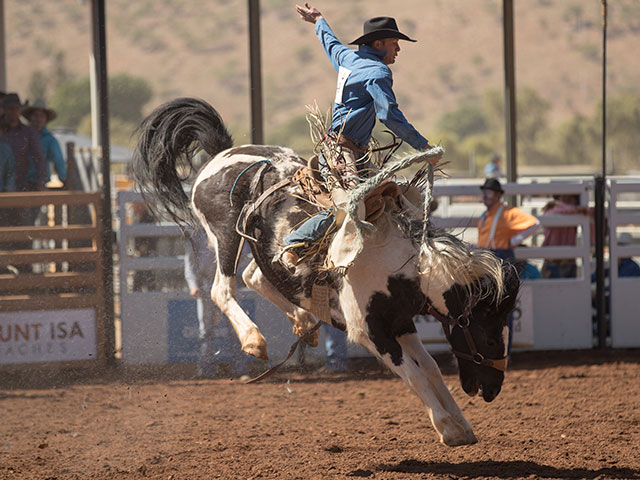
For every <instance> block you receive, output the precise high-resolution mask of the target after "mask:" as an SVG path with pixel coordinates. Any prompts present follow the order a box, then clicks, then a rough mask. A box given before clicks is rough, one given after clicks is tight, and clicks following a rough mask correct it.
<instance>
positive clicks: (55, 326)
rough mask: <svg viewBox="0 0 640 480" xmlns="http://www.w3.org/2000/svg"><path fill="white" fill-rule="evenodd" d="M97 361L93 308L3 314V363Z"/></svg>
mask: <svg viewBox="0 0 640 480" xmlns="http://www.w3.org/2000/svg"><path fill="white" fill-rule="evenodd" d="M96 358H97V336H96V312H95V310H94V309H92V308H87V309H78V310H42V311H29V312H7V313H0V364H14V363H36V362H62V361H69V360H95V359H96Z"/></svg>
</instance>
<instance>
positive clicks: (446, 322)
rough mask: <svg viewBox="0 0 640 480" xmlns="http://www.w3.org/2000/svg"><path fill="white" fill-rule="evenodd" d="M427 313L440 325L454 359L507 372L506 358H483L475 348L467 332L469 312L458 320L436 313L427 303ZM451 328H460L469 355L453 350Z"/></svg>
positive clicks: (469, 332)
mask: <svg viewBox="0 0 640 480" xmlns="http://www.w3.org/2000/svg"><path fill="white" fill-rule="evenodd" d="M427 313H428V314H429V315H431V316H433V317H434V318H435V319H436V320H438V321H439V322H440V323H441V324H442V329H443V330H444V334H445V336H446V337H447V340H448V342H449V344H450V345H451V352H452V353H453V354H454V355H455V356H456V357H458V358H463V359H465V360H470V361H472V362H473V363H475V364H477V365H484V366H486V367H491V368H495V369H496V370H500V371H501V372H504V371H506V370H507V356H505V357H503V358H499V359H491V358H485V357H484V355H482V354H481V353H480V352H479V351H478V349H477V348H476V342H475V341H474V340H473V336H472V335H471V331H470V330H469V326H470V325H471V320H470V318H469V317H470V312H465V313H463V314H462V315H460V316H459V317H458V318H451V317H445V316H444V315H442V314H441V313H440V312H438V310H436V308H435V307H434V306H433V305H432V304H431V303H430V302H429V304H428V306H427ZM451 327H460V328H461V329H462V332H463V333H464V338H465V339H466V341H467V346H468V347H469V351H470V352H471V355H469V354H468V353H464V352H459V351H457V350H454V349H453V344H452V343H451Z"/></svg>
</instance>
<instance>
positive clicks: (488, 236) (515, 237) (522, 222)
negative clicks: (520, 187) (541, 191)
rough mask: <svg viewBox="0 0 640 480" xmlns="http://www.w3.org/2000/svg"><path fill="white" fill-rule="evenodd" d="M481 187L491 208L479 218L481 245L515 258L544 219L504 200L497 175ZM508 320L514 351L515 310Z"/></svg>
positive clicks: (509, 258) (483, 195)
mask: <svg viewBox="0 0 640 480" xmlns="http://www.w3.org/2000/svg"><path fill="white" fill-rule="evenodd" d="M480 189H481V190H482V203H484V205H485V206H486V207H487V211H486V212H484V213H483V214H482V216H481V217H480V220H479V221H478V247H480V248H487V249H490V250H492V251H493V253H495V255H496V256H497V257H499V258H501V259H503V260H504V261H506V262H513V261H514V258H515V256H514V253H513V248H514V247H517V246H518V245H520V244H521V243H522V242H523V241H524V240H525V238H527V237H530V236H531V235H533V234H534V233H535V232H536V230H538V228H540V220H538V219H537V218H536V217H534V216H532V215H529V214H528V213H525V212H523V211H522V210H520V209H519V208H517V207H510V206H508V205H506V204H505V203H504V202H503V201H502V194H503V193H504V190H503V189H502V185H500V182H499V181H498V180H497V179H495V178H487V179H486V180H485V182H484V184H483V185H482V186H481V187H480ZM508 324H509V342H508V344H507V354H509V353H511V342H512V340H513V313H511V314H509V318H508Z"/></svg>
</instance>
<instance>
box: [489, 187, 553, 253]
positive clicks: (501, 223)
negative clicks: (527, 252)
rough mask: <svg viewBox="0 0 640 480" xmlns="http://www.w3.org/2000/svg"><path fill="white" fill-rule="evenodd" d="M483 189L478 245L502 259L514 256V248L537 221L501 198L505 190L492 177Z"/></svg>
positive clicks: (532, 231) (537, 226)
mask: <svg viewBox="0 0 640 480" xmlns="http://www.w3.org/2000/svg"><path fill="white" fill-rule="evenodd" d="M480 189H481V190H482V202H483V203H484V204H485V206H486V207H487V211H486V212H484V213H483V214H482V216H481V217H480V220H478V247H480V248H488V249H491V250H493V251H494V253H495V254H496V255H497V256H498V257H500V258H502V259H509V258H513V250H512V249H513V248H514V247H517V246H518V245H520V244H521V243H522V242H523V241H524V240H525V239H526V238H527V237H530V236H531V235H533V234H534V233H535V232H536V230H538V228H540V220H538V219H537V218H536V217H534V216H532V215H529V214H528V213H525V212H523V211H522V210H520V209H519V208H517V207H509V206H508V205H506V204H505V203H504V202H503V201H502V194H503V193H504V190H503V189H502V185H500V182H499V181H498V180H497V179H495V178H488V179H487V180H486V181H485V182H484V185H482V186H481V187H480Z"/></svg>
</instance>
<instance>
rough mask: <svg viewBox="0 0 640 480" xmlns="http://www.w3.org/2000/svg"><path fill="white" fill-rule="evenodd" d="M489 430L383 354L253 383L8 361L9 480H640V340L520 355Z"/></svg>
mask: <svg viewBox="0 0 640 480" xmlns="http://www.w3.org/2000/svg"><path fill="white" fill-rule="evenodd" d="M438 361H439V363H441V365H442V368H443V370H444V372H445V379H446V381H447V384H448V385H449V386H450V388H451V389H452V391H453V395H454V396H455V398H456V400H457V401H458V402H459V404H460V406H461V407H462V410H463V412H464V413H465V415H466V416H467V418H468V419H469V421H470V422H471V423H472V425H473V426H474V429H475V432H476V435H477V436H478V438H479V443H478V444H476V445H472V446H467V447H458V448H449V447H445V446H443V445H441V444H439V443H438V442H437V438H436V434H435V432H434V430H433V428H432V427H431V424H430V422H429V419H428V416H427V414H426V411H425V409H424V407H423V406H422V405H421V404H420V402H419V401H418V399H417V397H415V396H414V395H412V394H410V393H409V391H408V390H407V388H406V387H405V386H404V384H403V383H402V382H401V381H400V380H399V379H397V378H395V377H392V376H391V375H390V374H388V373H386V372H385V371H384V370H382V369H381V367H379V366H378V365H376V364H373V363H371V362H368V361H367V362H354V363H353V365H352V367H353V368H352V371H351V372H350V373H349V374H344V375H325V374H323V375H320V374H317V373H304V372H284V373H281V374H278V375H277V376H276V377H273V380H269V381H266V382H265V383H261V384H257V385H244V384H241V383H239V382H238V381H230V380H190V379H187V378H186V377H187V375H185V373H184V372H177V371H168V372H167V371H165V372H163V373H165V374H167V375H169V376H159V375H158V372H148V371H147V372H132V371H130V370H127V369H120V370H118V371H110V372H107V373H105V374H103V375H101V376H100V378H95V375H92V376H89V375H87V374H86V373H78V372H60V373H58V374H57V375H55V376H42V375H34V374H31V375H24V374H22V375H18V374H16V373H11V374H8V373H6V372H5V373H0V382H1V383H0V479H3V480H4V479H20V480H23V479H38V480H45V479H46V480H54V479H56V480H66V479H123V480H134V479H136V480H137V479H163V480H184V479H210V478H222V479H339V478H367V479H385V480H386V479H465V480H466V479H506V480H517V479H539V478H542V479H640V350H631V351H630V350H624V351H606V352H598V351H588V352H564V353H536V354H532V353H528V354H515V355H514V357H513V362H512V368H511V370H510V371H509V372H508V376H507V379H506V380H505V383H504V386H503V390H502V393H501V394H500V395H499V396H498V398H497V399H496V400H495V401H494V402H493V403H490V404H487V403H484V402H483V401H482V400H481V399H479V398H469V397H467V396H466V395H465V394H464V392H462V390H461V388H460V386H459V381H458V378H457V376H456V375H455V368H454V367H452V363H451V360H450V359H449V358H448V357H446V356H445V357H442V358H438Z"/></svg>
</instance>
